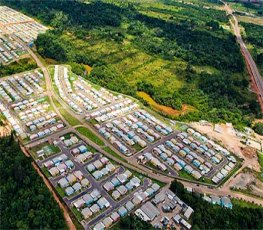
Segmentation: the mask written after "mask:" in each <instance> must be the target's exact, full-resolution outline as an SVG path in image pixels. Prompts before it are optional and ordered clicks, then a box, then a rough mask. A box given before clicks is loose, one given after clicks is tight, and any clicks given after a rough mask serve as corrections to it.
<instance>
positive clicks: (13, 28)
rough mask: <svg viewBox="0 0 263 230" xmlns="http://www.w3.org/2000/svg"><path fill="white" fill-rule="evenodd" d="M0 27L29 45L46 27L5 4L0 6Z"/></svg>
mask: <svg viewBox="0 0 263 230" xmlns="http://www.w3.org/2000/svg"><path fill="white" fill-rule="evenodd" d="M0 27H1V29H2V30H4V32H5V33H7V34H14V35H15V36H17V37H18V38H20V39H21V40H22V41H23V42H25V43H26V44H28V45H30V44H31V43H32V42H33V41H34V40H35V39H36V38H37V35H38V34H39V33H44V32H45V31H46V30H47V27H45V26H43V25H41V24H40V23H38V22H36V21H35V20H34V19H32V18H30V17H28V16H26V15H24V14H22V13H20V12H18V11H15V10H13V9H11V8H9V7H7V6H0Z"/></svg>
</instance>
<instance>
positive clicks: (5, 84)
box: [0, 81, 22, 102]
mask: <svg viewBox="0 0 263 230" xmlns="http://www.w3.org/2000/svg"><path fill="white" fill-rule="evenodd" d="M0 86H1V88H2V89H1V90H0V94H1V96H2V97H3V98H4V99H5V100H6V101H7V102H12V101H20V100H21V99H22V98H21V97H20V95H18V93H17V92H16V91H15V90H14V89H13V87H11V85H10V82H9V81H1V82H0Z"/></svg>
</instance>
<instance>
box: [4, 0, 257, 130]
mask: <svg viewBox="0 0 263 230" xmlns="http://www.w3.org/2000/svg"><path fill="white" fill-rule="evenodd" d="M0 2H2V3H5V4H7V5H9V6H11V7H14V8H17V9H19V10H22V11H23V12H25V13H27V14H29V15H31V16H33V17H36V18H38V19H40V20H41V21H42V22H43V23H44V24H45V25H48V26H50V27H51V30H50V31H48V32H47V33H45V34H42V35H39V37H38V39H37V41H36V48H37V51H38V52H39V54H40V55H42V56H43V57H44V58H51V59H55V60H56V61H58V62H61V63H65V62H66V63H78V64H88V65H90V66H92V67H93V70H92V71H91V74H90V75H88V76H85V77H87V78H89V80H91V81H93V82H94V83H98V84H100V85H102V86H106V87H108V88H110V89H112V90H116V91H119V92H122V93H125V94H129V95H132V96H136V93H137V92H138V91H144V92H146V93H148V94H150V96H151V97H152V98H153V99H154V100H155V101H156V102H158V103H161V104H163V105H167V106H171V107H173V108H175V109H180V108H181V107H182V105H183V104H186V105H190V106H192V107H193V108H194V111H192V112H188V113H187V114H184V115H181V116H180V117H176V118H177V119H179V120H184V121H189V120H200V119H204V120H209V121H212V122H224V121H228V122H232V123H233V124H234V125H235V126H242V125H250V124H251V120H252V119H253V118H254V117H260V109H259V105H258V103H257V99H256V96H255V94H253V93H252V92H250V91H249V90H248V87H249V77H248V74H247V72H246V69H245V64H244V60H243V58H242V55H241V53H240V50H239V47H238V45H237V44H236V41H235V38H234V36H233V35H232V33H231V32H230V31H229V29H227V27H228V18H227V17H226V15H225V12H224V11H220V10H216V9H213V8H211V7H206V4H209V6H210V5H211V4H217V2H218V1H205V0H203V1H201V3H202V4H201V3H200V1H199V2H198V1H197V3H196V1H193V2H194V4H187V2H177V1H172V0H159V1H154V0H149V1H147V2H144V1H138V0H129V1H122V0H116V1H111V0H103V1H89V2H88V3H87V2H86V1H75V0H74V1H60V0H55V1H37V2H36V1H34V0H28V1H22V0H19V1H10V0H1V1H0ZM213 2H214V3H213ZM198 3H200V4H199V5H197V4H198ZM80 15H81V16H80ZM73 69H74V68H73ZM79 70H81V68H78V71H79ZM78 73H80V72H78ZM82 74H83V75H85V74H86V72H85V71H83V73H82Z"/></svg>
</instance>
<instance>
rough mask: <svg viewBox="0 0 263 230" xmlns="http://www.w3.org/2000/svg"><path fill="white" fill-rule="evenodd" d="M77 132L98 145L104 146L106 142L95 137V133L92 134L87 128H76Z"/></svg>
mask: <svg viewBox="0 0 263 230" xmlns="http://www.w3.org/2000/svg"><path fill="white" fill-rule="evenodd" d="M76 130H77V131H78V132H79V133H80V134H82V135H84V136H86V137H87V138H89V139H90V140H91V141H93V142H94V143H96V144H97V145H100V146H103V145H104V142H103V141H102V140H101V139H100V138H99V137H98V136H97V135H95V134H94V133H93V132H91V131H90V130H89V129H88V128H86V127H78V128H76Z"/></svg>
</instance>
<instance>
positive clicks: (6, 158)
mask: <svg viewBox="0 0 263 230" xmlns="http://www.w3.org/2000/svg"><path fill="white" fill-rule="evenodd" d="M0 152H1V154H0V191H1V195H0V212H1V213H0V214H1V221H0V225H1V229H65V228H66V224H65V221H64V217H63V214H62V212H61V210H60V208H59V207H58V204H57V203H56V202H55V200H54V199H53V197H52V194H51V193H50V192H49V190H48V188H47V187H46V185H45V184H44V182H43V181H42V179H41V178H40V177H39V175H38V174H37V172H36V171H35V170H34V168H33V167H32V165H31V159H30V158H28V157H26V156H25V155H24V154H23V153H22V151H21V150H20V147H19V145H18V143H17V142H16V141H15V140H14V136H13V135H11V136H10V137H4V138H0Z"/></svg>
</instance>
